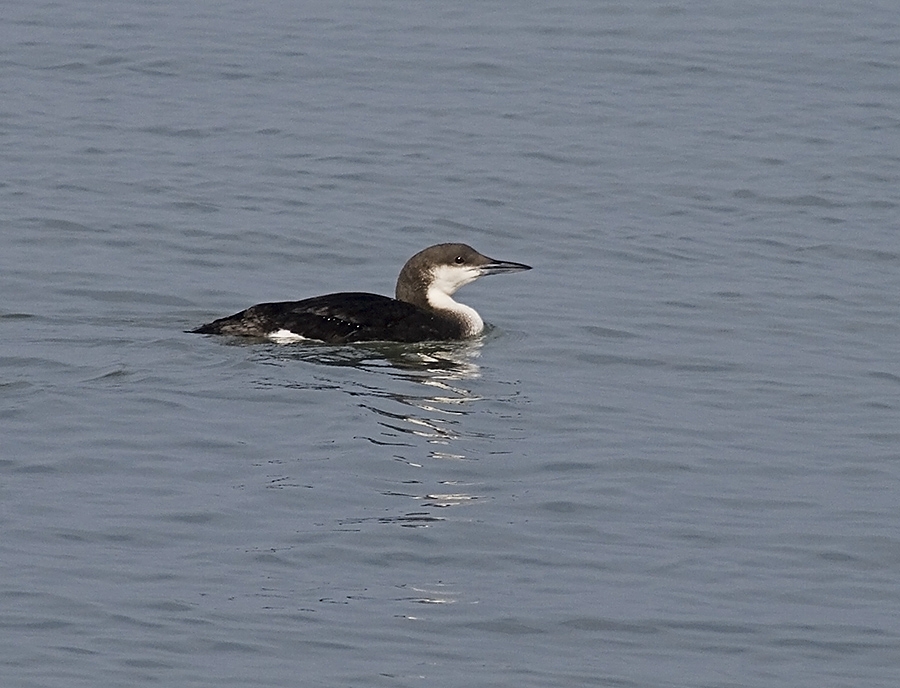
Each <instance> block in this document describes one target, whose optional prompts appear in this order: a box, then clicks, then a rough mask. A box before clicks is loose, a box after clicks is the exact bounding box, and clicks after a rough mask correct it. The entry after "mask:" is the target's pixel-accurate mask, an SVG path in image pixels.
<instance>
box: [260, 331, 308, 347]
mask: <svg viewBox="0 0 900 688" xmlns="http://www.w3.org/2000/svg"><path fill="white" fill-rule="evenodd" d="M266 337H267V338H268V339H271V340H272V341H273V342H276V343H278V344H290V343H291V342H302V341H304V340H306V339H308V337H304V336H302V335H299V334H294V333H293V332H291V331H290V330H275V331H274V332H269V334H267V335H266Z"/></svg>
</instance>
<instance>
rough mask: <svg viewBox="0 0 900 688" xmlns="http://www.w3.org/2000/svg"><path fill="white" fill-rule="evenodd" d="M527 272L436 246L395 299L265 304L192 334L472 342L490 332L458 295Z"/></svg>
mask: <svg viewBox="0 0 900 688" xmlns="http://www.w3.org/2000/svg"><path fill="white" fill-rule="evenodd" d="M522 270H531V266H529V265H523V264H522V263H511V262H509V261H503V260H494V259H492V258H488V257H487V256H484V255H482V254H480V253H479V252H478V251H476V250H475V249H474V248H472V247H471V246H467V245H466V244H437V245H435V246H430V247H429V248H426V249H425V250H423V251H420V252H419V253H417V254H416V255H414V256H413V257H412V258H410V259H409V260H408V261H407V262H406V265H404V266H403V269H402V270H401V271H400V276H399V277H398V278H397V287H396V291H395V296H396V298H393V299H392V298H389V297H387V296H380V295H379V294H367V293H362V292H341V293H337V294H326V295H325V296H314V297H312V298H310V299H304V300H303V301H280V302H276V303H260V304H257V305H256V306H251V307H250V308H248V309H246V310H243V311H241V312H240V313H235V314H234V315H231V316H228V317H227V318H220V319H218V320H213V321H212V322H210V323H207V324H205V325H201V326H200V327H198V328H196V329H195V330H191V332H193V333H196V334H225V335H238V336H245V337H264V338H269V339H272V340H275V341H279V342H291V341H301V340H304V339H313V340H318V341H323V342H328V343H331V344H346V343H350V342H371V341H390V342H424V341H440V340H455V339H468V338H470V337H475V336H477V335H479V334H481V333H482V332H483V331H484V321H483V320H482V319H481V316H480V315H478V313H477V312H476V311H475V309H474V308H471V307H469V306H466V305H464V304H462V303H458V302H457V301H454V300H453V294H454V293H455V292H456V290H457V289H459V288H460V287H462V286H465V285H466V284H469V283H470V282H474V281H475V280H476V279H478V278H479V277H481V276H482V275H496V274H500V273H504V272H520V271H522Z"/></svg>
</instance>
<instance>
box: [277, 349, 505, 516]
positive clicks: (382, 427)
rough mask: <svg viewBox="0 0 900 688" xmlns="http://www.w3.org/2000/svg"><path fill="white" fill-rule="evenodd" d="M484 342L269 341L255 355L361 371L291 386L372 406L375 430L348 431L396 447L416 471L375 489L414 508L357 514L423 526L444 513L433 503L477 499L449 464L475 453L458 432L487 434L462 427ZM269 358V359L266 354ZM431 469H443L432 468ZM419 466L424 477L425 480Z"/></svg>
mask: <svg viewBox="0 0 900 688" xmlns="http://www.w3.org/2000/svg"><path fill="white" fill-rule="evenodd" d="M483 345H484V339H483V338H482V339H476V340H467V341H462V342H439V343H438V342H431V343H423V344H416V345H409V344H387V343H383V344H360V345H355V346H342V347H335V346H328V345H322V346H315V345H313V346H310V345H308V344H304V345H302V346H290V347H285V346H274V345H267V346H266V347H265V348H264V349H262V350H260V355H261V356H263V359H264V360H262V361H261V362H264V363H265V362H273V363H276V364H279V365H282V364H283V363H284V362H285V361H289V360H294V361H303V362H307V363H313V364H317V365H321V366H327V367H329V368H333V367H338V368H352V369H355V370H357V371H361V372H364V373H365V375H363V376H359V375H347V374H346V373H341V374H340V376H338V377H339V379H335V377H334V376H330V377H331V380H329V381H324V380H322V379H321V378H319V377H317V379H316V382H315V384H310V383H309V381H308V379H307V380H306V381H305V382H303V383H299V384H296V385H295V386H297V387H301V388H304V389H310V388H315V389H330V390H335V389H338V390H341V391H343V392H344V393H346V394H347V395H349V396H351V397H353V398H355V399H357V401H358V403H359V405H360V407H362V408H365V409H366V410H368V411H369V412H371V413H372V415H373V417H374V419H375V422H376V427H377V430H378V432H377V433H372V432H364V431H363V433H360V428H354V429H353V432H354V433H360V434H356V435H355V437H358V438H360V439H364V440H365V441H367V442H368V443H370V444H371V445H373V446H375V447H386V448H389V451H392V452H394V453H393V456H392V457H391V458H392V459H393V460H395V461H398V462H401V463H403V464H405V465H406V466H408V467H409V469H410V470H413V471H415V473H413V474H411V475H409V476H407V478H405V479H403V480H402V481H401V483H400V484H399V485H398V484H397V483H394V484H393V486H392V487H391V488H390V489H385V490H381V494H383V495H385V496H390V497H402V498H405V499H409V500H413V501H414V502H416V506H415V510H412V511H411V510H408V507H407V509H404V510H403V511H402V512H401V513H398V514H397V515H394V516H380V517H378V518H373V519H362V520H371V521H377V522H380V523H387V522H391V523H396V524H398V525H401V526H404V527H428V526H431V525H433V524H434V523H436V522H438V521H440V520H443V518H442V517H440V516H437V515H436V514H435V512H434V510H435V509H444V508H448V507H458V506H462V505H466V504H472V503H473V502H475V501H477V500H478V499H479V495H478V494H473V493H472V492H471V488H472V484H470V483H466V482H464V481H460V480H457V479H454V475H453V473H454V472H455V469H453V468H452V465H457V466H458V465H459V463H458V462H463V461H473V460H476V457H473V456H470V455H469V454H468V453H467V451H466V450H465V449H464V446H463V443H461V442H460V440H461V439H469V440H470V439H473V438H474V439H488V440H490V439H491V438H490V437H488V436H487V435H485V434H483V433H478V432H474V431H472V430H471V429H467V427H466V426H467V422H466V421H467V417H468V416H471V414H472V413H473V411H474V410H475V407H476V405H477V402H479V401H481V400H482V397H481V396H480V395H478V394H476V393H474V392H473V391H472V389H471V384H467V383H470V382H471V381H473V380H476V379H478V378H479V377H480V376H481V369H480V367H479V366H478V364H477V359H478V358H479V356H480V353H481V349H482V347H483ZM267 357H271V358H268V360H266V359H267ZM373 376H375V377H373ZM410 383H412V384H410ZM291 386H293V385H291ZM442 467H443V468H442ZM436 469H437V471H438V472H439V473H442V474H444V475H435V472H436ZM422 470H425V471H426V472H427V473H429V474H430V477H424V479H423V475H422V473H421V471H422ZM448 474H449V475H448ZM426 483H430V484H431V485H432V487H431V489H427V488H426V487H425V485H426ZM360 522H361V521H360V520H359V519H348V520H346V521H344V522H342V523H341V526H342V527H347V526H353V525H354V524H355V525H357V526H358V525H359V523H360Z"/></svg>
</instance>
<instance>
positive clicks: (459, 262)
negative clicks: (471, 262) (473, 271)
mask: <svg viewBox="0 0 900 688" xmlns="http://www.w3.org/2000/svg"><path fill="white" fill-rule="evenodd" d="M454 262H455V263H456V264H457V265H462V264H463V263H465V262H466V259H465V258H463V257H462V256H456V258H455V259H454Z"/></svg>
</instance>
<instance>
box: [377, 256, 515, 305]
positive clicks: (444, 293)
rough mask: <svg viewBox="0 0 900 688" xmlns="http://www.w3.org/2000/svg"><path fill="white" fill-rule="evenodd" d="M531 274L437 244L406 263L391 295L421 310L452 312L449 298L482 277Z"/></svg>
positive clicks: (453, 303)
mask: <svg viewBox="0 0 900 688" xmlns="http://www.w3.org/2000/svg"><path fill="white" fill-rule="evenodd" d="M522 270H531V266H529V265H523V264H522V263H511V262H509V261H504V260H494V259H493V258H488V257H487V256H484V255H482V254H480V253H479V252H478V251H476V250H475V249H474V248H472V247H471V246H467V245H466V244H437V245H436V246H429V247H428V248H426V249H425V250H424V251H419V252H418V253H417V254H416V255H414V256H413V257H412V258H410V259H409V260H408V261H406V265H404V266H403V269H402V270H401V271H400V277H398V278H397V289H396V292H395V295H396V297H397V299H398V300H399V301H406V302H408V303H412V304H415V305H416V306H420V307H422V308H446V309H451V310H453V309H454V308H455V307H456V306H459V305H460V304H457V303H456V302H455V301H454V300H453V299H452V298H451V296H452V295H453V294H454V293H455V292H456V290H457V289H459V288H460V287H462V286H465V285H466V284H469V282H474V281H475V280H476V279H478V278H479V277H481V276H482V275H498V274H500V273H502V272H520V271H522Z"/></svg>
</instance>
